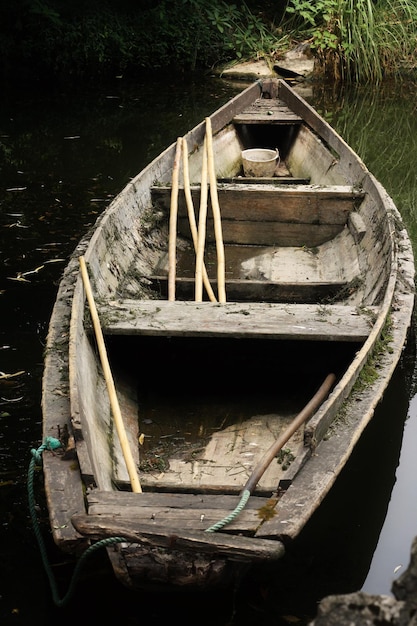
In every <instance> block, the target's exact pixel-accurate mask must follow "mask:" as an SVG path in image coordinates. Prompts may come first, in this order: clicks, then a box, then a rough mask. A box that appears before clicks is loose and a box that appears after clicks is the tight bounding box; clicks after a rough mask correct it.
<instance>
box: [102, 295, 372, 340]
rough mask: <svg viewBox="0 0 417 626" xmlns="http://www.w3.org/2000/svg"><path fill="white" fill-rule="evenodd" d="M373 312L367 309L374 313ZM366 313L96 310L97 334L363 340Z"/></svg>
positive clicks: (339, 309)
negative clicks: (98, 330) (97, 315)
mask: <svg viewBox="0 0 417 626" xmlns="http://www.w3.org/2000/svg"><path fill="white" fill-rule="evenodd" d="M374 310H375V309H372V311H374ZM372 311H371V309H369V310H366V311H363V310H359V309H357V308H356V307H351V306H345V305H341V304H333V305H327V306H320V305H309V304H276V303H261V302H252V303H250V304H243V303H239V302H227V303H225V304H218V303H213V302H200V303H196V302H180V301H177V302H168V301H166V300H116V301H112V302H110V303H107V304H101V305H100V306H99V314H100V320H101V324H102V328H103V333H105V334H109V335H160V336H167V337H169V336H190V337H221V336H228V337H239V338H267V339H303V340H320V341H358V342H361V341H364V340H365V339H366V338H367V337H368V335H369V333H370V330H371V327H372V317H371V312H372Z"/></svg>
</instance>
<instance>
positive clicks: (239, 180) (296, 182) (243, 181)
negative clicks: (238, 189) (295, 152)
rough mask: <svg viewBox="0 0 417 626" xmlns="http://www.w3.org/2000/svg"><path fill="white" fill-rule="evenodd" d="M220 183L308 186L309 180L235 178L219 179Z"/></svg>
mask: <svg viewBox="0 0 417 626" xmlns="http://www.w3.org/2000/svg"><path fill="white" fill-rule="evenodd" d="M217 180H218V182H219V183H234V184H235V185H259V184H265V183H267V184H268V185H308V184H309V183H310V179H309V178H298V177H295V176H280V175H278V176H274V177H273V178H267V177H262V178H257V177H255V176H253V177H250V178H246V177H245V176H233V177H232V178H218V179H217Z"/></svg>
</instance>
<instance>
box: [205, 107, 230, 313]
mask: <svg viewBox="0 0 417 626" xmlns="http://www.w3.org/2000/svg"><path fill="white" fill-rule="evenodd" d="M206 137H207V159H208V173H209V180H210V198H211V208H212V211H213V219H214V234H215V237H216V251H217V285H218V287H217V288H218V296H219V302H226V288H225V262H224V246H223V233H222V221H221V215H220V206H219V198H218V195H217V179H216V171H215V169H214V154H213V137H212V130H211V119H210V118H209V117H206Z"/></svg>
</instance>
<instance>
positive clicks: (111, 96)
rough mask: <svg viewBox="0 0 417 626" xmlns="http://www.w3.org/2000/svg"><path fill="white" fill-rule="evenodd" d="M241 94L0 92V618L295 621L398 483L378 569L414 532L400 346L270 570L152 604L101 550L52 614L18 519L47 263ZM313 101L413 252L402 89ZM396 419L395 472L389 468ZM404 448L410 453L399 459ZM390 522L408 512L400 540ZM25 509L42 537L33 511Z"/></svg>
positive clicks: (195, 84)
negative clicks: (296, 534) (387, 382)
mask: <svg viewBox="0 0 417 626" xmlns="http://www.w3.org/2000/svg"><path fill="white" fill-rule="evenodd" d="M241 88H242V85H228V84H227V83H225V82H223V81H221V80H218V79H207V77H201V78H200V79H193V80H181V79H180V80H178V78H177V77H175V78H174V77H168V78H167V77H160V78H157V79H154V78H152V79H150V80H146V81H145V80H144V81H143V83H141V84H138V83H136V84H134V85H125V84H124V83H123V81H120V80H116V79H115V80H114V81H113V82H112V83H111V84H107V85H89V86H85V85H78V86H77V87H76V88H71V89H68V90H63V89H58V88H55V89H54V90H50V91H45V90H44V89H43V90H39V91H33V92H32V93H30V92H29V91H28V89H27V88H26V86H25V91H24V92H23V91H21V92H20V93H19V92H18V91H13V90H10V91H9V92H5V95H4V97H3V98H2V100H1V101H0V172H1V182H0V298H1V300H0V306H1V322H2V323H1V328H0V348H1V349H0V371H1V372H10V373H14V372H19V371H23V372H24V373H23V374H21V375H19V376H17V377H16V378H14V379H10V380H8V381H6V380H0V397H1V400H0V402H1V404H0V481H1V482H0V487H1V489H0V495H1V496H2V498H1V500H0V516H1V523H2V533H1V535H0V554H1V557H2V558H1V559H0V579H1V580H2V581H5V582H4V586H3V587H2V589H1V591H0V620H1V623H2V624H9V623H10V624H12V623H13V624H16V623H17V624H25V625H26V624H29V623H30V624H31V625H33V624H42V625H43V626H45V625H46V624H49V623H52V621H53V622H54V623H55V622H56V620H59V621H60V623H61V624H65V623H67V622H68V623H70V622H71V623H74V621H75V620H78V619H79V614H80V606H82V607H83V614H84V617H85V619H86V621H87V620H89V619H90V620H92V621H96V614H97V607H98V606H101V607H103V605H104V606H105V610H106V613H107V615H108V617H109V618H111V619H115V620H116V619H118V620H120V619H123V620H124V623H126V624H136V623H138V624H139V623H142V621H143V619H149V618H150V619H152V620H153V623H162V621H168V620H171V621H172V619H173V617H176V618H177V619H180V620H181V622H182V624H183V625H184V624H188V623H189V624H191V623H192V624H195V623H196V622H197V623H199V624H213V623H214V622H215V623H217V624H218V625H219V626H220V625H221V624H227V623H231V620H232V616H233V623H234V624H236V625H237V626H242V625H244V624H256V625H257V626H260V625H261V624H264V623H265V624H267V623H268V624H271V623H274V624H279V623H287V622H286V619H285V618H284V617H283V616H285V615H287V616H288V615H290V616H291V615H293V616H296V617H297V618H299V619H303V620H304V621H307V620H308V618H309V617H311V616H312V615H313V614H314V611H315V606H316V602H317V600H318V599H319V598H320V597H321V596H322V595H325V594H327V593H331V592H334V591H337V592H343V591H345V592H346V591H351V590H354V589H357V588H359V587H360V586H361V585H362V584H363V582H364V580H365V578H366V577H367V572H368V569H369V564H370V562H371V559H372V554H373V552H374V549H375V546H376V545H377V542H378V536H379V533H380V529H381V526H382V524H383V520H384V517H385V515H386V511H387V507H388V503H389V499H390V493H391V490H392V487H393V486H394V485H395V488H396V487H397V486H398V485H401V490H400V491H398V492H395V490H394V495H393V498H392V515H393V519H394V518H395V522H391V521H389V523H388V525H387V527H386V530H385V528H384V531H383V533H382V535H381V542H382V541H383V543H385V541H386V540H385V539H384V537H385V535H387V536H388V543H389V542H390V541H391V542H392V537H393V536H395V537H399V538H401V540H402V541H401V545H399V544H396V547H395V553H394V554H393V556H392V558H391V556H390V558H389V559H387V560H386V561H385V562H384V564H381V563H380V562H379V563H378V565H376V569H377V570H378V571H382V569H384V568H385V569H386V568H388V569H386V571H388V572H389V573H390V572H391V571H392V566H393V563H395V565H397V564H399V563H400V562H403V561H405V559H406V555H407V554H408V552H409V548H410V537H409V534H410V533H411V534H414V531H413V528H414V529H416V528H417V523H416V522H417V520H416V519H415V510H414V509H413V510H410V509H407V510H405V509H404V506H406V504H407V502H408V501H409V500H411V499H412V498H414V501H416V498H415V489H414V487H413V485H412V481H411V480H410V474H414V475H415V455H413V451H412V450H411V453H409V452H408V449H409V448H410V447H411V448H412V446H413V439H414V436H415V432H414V431H415V428H416V426H415V423H416V422H417V406H416V402H415V377H414V364H415V358H414V350H413V346H412V345H411V346H410V347H409V349H408V351H407V352H406V353H405V355H404V360H403V365H402V367H401V368H400V369H399V370H398V371H397V373H396V376H395V378H394V380H393V382H392V384H391V386H390V388H389V390H388V392H387V394H386V397H385V399H384V402H383V404H382V405H381V406H380V407H379V408H378V410H377V412H376V415H375V419H374V420H373V421H372V422H371V424H370V426H369V428H368V429H367V431H366V433H365V434H364V437H363V439H362V440H361V442H360V445H359V446H358V448H357V450H356V451H355V454H354V456H353V457H352V459H351V460H350V462H349V465H348V467H347V468H346V471H344V472H343V474H342V475H341V476H340V478H339V480H338V481H337V483H336V486H335V488H334V490H332V492H331V494H330V495H329V497H328V498H327V499H326V501H325V502H324V504H323V508H322V509H321V510H320V511H319V512H318V513H317V515H316V516H315V517H314V518H313V519H312V520H311V524H309V526H308V528H306V530H305V533H303V535H302V537H301V538H300V541H299V542H298V543H297V545H296V546H294V548H293V549H292V550H290V551H289V554H288V558H287V559H286V561H285V563H283V564H282V566H283V565H285V571H284V570H283V567H282V566H280V568H277V569H276V570H274V571H272V572H268V576H267V577H266V576H265V575H261V573H257V576H256V577H254V576H252V577H248V578H247V579H246V580H244V581H242V583H241V586H239V587H238V588H237V589H236V590H235V593H231V592H227V593H225V594H204V595H199V594H193V595H192V596H191V597H190V595H189V594H187V595H180V594H176V595H175V596H173V597H172V596H171V597H170V599H169V601H165V600H164V601H163V602H161V599H160V598H159V597H158V596H157V595H152V594H149V593H142V594H140V593H139V594H136V595H134V596H133V597H132V595H131V594H129V592H128V591H126V590H124V589H120V588H119V587H118V585H117V584H116V583H115V581H114V579H113V577H112V574H111V572H110V570H109V567H108V563H107V559H106V558H105V557H104V556H103V555H97V557H96V559H95V561H94V563H93V568H92V569H93V571H94V577H92V578H91V577H90V578H86V579H85V580H83V581H82V583H81V585H80V587H79V589H78V590H77V594H76V597H75V600H74V603H73V604H72V605H71V606H70V607H68V608H67V609H65V611H60V610H58V609H55V608H54V607H53V605H52V602H51V598H50V592H49V588H48V586H47V584H46V581H45V579H44V577H43V573H42V567H41V563H40V560H39V554H38V550H37V546H36V545H35V541H34V537H33V532H32V529H31V527H30V524H29V521H28V516H27V509H26V469H27V466H28V464H29V460H30V459H29V451H30V448H31V447H38V445H39V444H40V439H41V412H40V386H41V374H42V357H43V349H44V340H45V333H46V330H47V323H48V320H49V315H50V311H51V308H52V305H53V301H54V297H55V293H56V288H57V284H58V281H59V277H60V275H61V272H62V269H63V265H64V262H63V261H61V259H67V257H68V255H69V254H70V253H71V252H72V250H73V248H74V247H75V244H76V242H77V241H78V239H79V237H80V236H81V235H82V234H84V233H85V232H86V231H87V230H88V229H89V228H91V226H92V225H93V224H94V221H95V219H96V218H97V216H98V214H99V213H100V212H101V211H102V210H103V208H104V207H105V205H106V204H107V203H108V201H109V200H110V199H111V198H112V197H113V196H114V195H115V194H116V193H117V192H118V191H119V190H120V189H121V188H122V187H123V185H124V184H126V182H127V181H128V180H129V178H131V177H132V176H133V175H135V174H136V172H137V171H138V170H139V169H141V168H142V167H143V166H144V165H145V164H146V163H147V162H148V161H149V160H150V159H152V158H153V157H154V156H156V155H157V154H158V153H159V152H160V150H161V149H162V148H164V147H166V146H167V145H168V144H169V143H171V142H173V141H175V139H176V137H177V136H179V135H181V134H183V133H184V132H185V131H186V130H187V129H189V128H190V127H192V126H193V125H194V124H195V123H196V122H198V121H200V120H201V119H202V118H203V117H204V116H206V115H207V114H209V113H210V112H212V111H213V110H215V109H216V108H217V107H218V106H219V105H220V104H221V103H223V102H225V101H226V100H228V99H229V97H231V96H232V95H233V94H234V93H236V92H237V91H238V90H240V89H241ZM313 104H315V105H317V107H318V109H319V110H320V111H321V112H322V113H324V115H325V117H326V119H328V121H330V122H331V123H332V124H333V125H335V126H336V128H337V129H338V130H339V131H340V132H341V133H342V135H343V136H344V137H345V139H346V140H347V141H348V143H350V144H351V145H352V147H354V148H355V149H356V150H357V151H358V152H359V153H360V155H361V156H362V158H363V159H364V161H365V162H366V163H367V165H368V166H369V167H370V169H371V170H372V171H373V172H374V173H375V174H376V176H377V177H378V178H379V179H380V180H381V182H382V183H383V184H384V185H385V186H386V187H387V189H388V191H389V192H390V193H391V195H392V196H393V197H394V199H395V201H396V203H397V205H398V207H399V209H400V211H401V212H402V215H403V218H404V220H405V222H406V224H407V227H408V228H409V230H410V233H411V234H412V237H413V241H414V246H415V247H416V245H417V223H416V222H417V218H416V212H415V208H414V207H415V206H416V204H415V199H416V195H417V181H416V176H415V163H414V155H415V154H416V142H417V132H416V131H417V128H416V126H417V118H416V116H415V115H413V114H414V112H415V100H414V93H413V91H412V89H411V88H406V87H404V89H403V91H402V92H401V97H399V94H398V91H390V90H389V89H379V90H374V91H373V92H372V93H368V92H367V91H361V90H360V89H353V88H351V89H349V90H344V91H343V92H342V93H337V94H335V93H334V91H332V90H324V89H318V88H317V87H315V88H314V98H313ZM28 272H30V274H29V273H28ZM22 279H23V280H22ZM410 398H411V403H410V405H409V402H410ZM406 420H407V421H406ZM405 421H406V428H405V443H404V445H403V448H402V456H401V465H400V467H401V472H400V471H398V472H397V475H396V474H395V471H396V467H397V465H398V459H399V454H400V448H401V441H402V434H403V425H404V422H405ZM403 456H404V458H406V459H409V460H406V461H404V465H403ZM410 463H411V465H410ZM403 468H404V471H403ZM413 468H414V472H413ZM394 496H395V497H394ZM397 498H398V499H397ZM390 509H391V507H390ZM404 516H407V520H408V521H409V524H408V528H407V536H406V533H405V525H404V523H403V518H404ZM40 517H41V521H42V528H43V531H44V533H45V536H46V537H47V536H48V526H47V518H46V512H45V510H44V509H42V508H41V510H40ZM392 524H395V525H394V526H393V525H392ZM398 524H400V526H401V532H400V531H399V530H398ZM403 530H404V532H403ZM378 549H379V547H378ZM49 550H50V558H51V560H52V561H53V563H54V564H55V572H56V574H57V576H58V578H59V583H60V585H61V587H62V589H63V593H64V592H65V591H66V588H67V585H68V583H69V580H70V577H71V574H72V571H73V564H72V563H71V562H69V563H67V562H66V559H65V557H63V556H62V555H60V554H57V553H56V551H55V550H54V547H53V546H52V545H49ZM400 551H401V552H400ZM384 553H386V554H388V552H387V550H386V548H384V547H382V552H381V554H382V556H383V555H384ZM387 561H389V562H387ZM403 565H405V563H403ZM281 570H282V571H281ZM388 580H389V577H388ZM367 584H368V582H367ZM372 584H373V585H374V587H373V589H375V591H378V592H383V593H386V592H388V591H389V589H387V586H389V582H387V579H385V580H384V581H382V580H381V579H376V578H374V583H372ZM382 587H383V588H382ZM299 623H302V622H299Z"/></svg>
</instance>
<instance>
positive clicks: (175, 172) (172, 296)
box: [168, 137, 182, 302]
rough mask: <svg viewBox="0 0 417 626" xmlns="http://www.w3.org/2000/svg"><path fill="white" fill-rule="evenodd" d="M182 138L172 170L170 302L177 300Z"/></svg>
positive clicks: (179, 141) (179, 139) (169, 244)
mask: <svg viewBox="0 0 417 626" xmlns="http://www.w3.org/2000/svg"><path fill="white" fill-rule="evenodd" d="M181 146H182V138H181V137H178V139H177V147H176V150H175V158H174V165H173V168H172V187H171V208H170V214H169V243H168V300H170V301H171V302H172V301H174V300H175V279H176V263H177V215H178V179H179V167H180V158H181Z"/></svg>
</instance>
